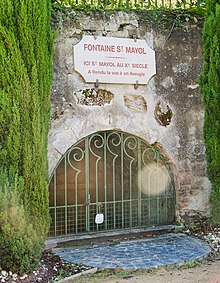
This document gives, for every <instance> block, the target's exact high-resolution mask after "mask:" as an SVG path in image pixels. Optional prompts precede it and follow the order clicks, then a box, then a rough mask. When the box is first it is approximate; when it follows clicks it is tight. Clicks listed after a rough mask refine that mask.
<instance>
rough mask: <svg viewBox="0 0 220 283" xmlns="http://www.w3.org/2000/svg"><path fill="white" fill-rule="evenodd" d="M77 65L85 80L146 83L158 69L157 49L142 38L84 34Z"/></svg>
mask: <svg viewBox="0 0 220 283" xmlns="http://www.w3.org/2000/svg"><path fill="white" fill-rule="evenodd" d="M74 66H75V70H76V71H77V72H79V73H80V74H81V75H82V76H83V78H84V79H85V81H86V82H95V81H96V80H98V81H99V82H103V83H121V84H123V83H127V84H135V83H137V82H138V83H139V84H147V83H148V81H149V79H150V77H152V76H153V75H154V74H155V73H156V67H155V52H154V50H152V49H151V48H150V47H149V46H148V45H147V43H146V41H145V40H140V39H139V40H136V41H135V40H133V39H128V38H112V37H97V38H95V37H93V36H84V37H83V39H82V40H81V41H80V42H79V43H78V44H77V45H75V46H74Z"/></svg>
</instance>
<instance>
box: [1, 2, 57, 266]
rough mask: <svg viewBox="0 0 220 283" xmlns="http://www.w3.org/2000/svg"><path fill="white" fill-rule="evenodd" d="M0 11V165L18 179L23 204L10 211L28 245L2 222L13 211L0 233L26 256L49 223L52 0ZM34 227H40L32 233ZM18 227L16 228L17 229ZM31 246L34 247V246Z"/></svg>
mask: <svg viewBox="0 0 220 283" xmlns="http://www.w3.org/2000/svg"><path fill="white" fill-rule="evenodd" d="M0 11H1V17H0V167H1V168H5V169H6V170H7V172H8V175H9V178H10V180H13V179H14V176H16V175H18V176H19V179H22V180H23V186H21V189H20V192H19V196H20V198H21V199H22V206H16V207H15V210H16V211H17V213H18V214H19V217H22V219H23V220H22V221H21V223H20V224H18V225H23V226H25V221H26V222H27V223H26V228H25V229H24V231H25V233H26V236H27V238H26V240H25V241H27V244H25V241H23V242H22V241H19V240H18V239H17V238H16V237H17V236H15V235H13V233H12V231H13V229H15V230H16V229H17V228H15V227H14V226H13V225H14V223H12V222H11V223H9V224H8V225H9V226H7V225H6V224H5V223H6V219H7V217H9V218H10V213H12V214H13V216H14V217H15V215H14V213H13V212H12V211H8V210H7V211H8V212H7V213H8V214H7V215H5V216H4V217H3V216H2V217H3V218H2V219H4V221H5V222H4V221H3V220H2V221H3V224H2V225H3V228H4V229H5V230H4V231H3V230H2V233H4V234H5V235H8V237H9V238H10V239H9V241H10V243H9V246H7V245H6V247H7V248H8V249H10V245H11V244H12V242H13V247H14V248H15V246H16V243H17V247H16V248H17V252H18V253H19V251H21V254H22V253H24V250H25V249H27V251H26V252H27V254H29V250H28V249H29V245H30V249H31V245H34V243H35V242H36V241H37V242H38V239H39V238H40V239H45V237H46V236H47V232H48V226H49V205H48V164H47V136H48V130H49V120H50V89H51V84H52V54H53V34H52V31H51V26H50V17H51V2H50V0H1V1H0ZM1 168H0V169H1ZM10 189H11V188H10V186H8V190H10ZM5 192H6V190H5ZM8 197H9V198H13V199H14V196H12V195H10V193H9V196H7V194H6V200H7V199H8ZM26 213H28V215H29V218H28V217H27V215H26ZM10 221H12V219H11V220H10ZM17 221H18V219H17ZM18 222H19V221H18ZM31 222H32V224H31ZM35 225H36V227H38V231H39V233H38V235H37V236H36V233H35V232H34V231H35V230H34V227H35ZM20 229H21V227H20V226H19V228H18V231H20ZM19 233H20V232H19ZM19 233H18V235H19ZM20 236H21V238H22V235H21V234H20ZM29 237H30V238H31V237H32V239H29ZM36 237H37V239H36ZM5 239H6V238H5ZM28 239H29V240H28ZM42 242H43V241H42V240H41V244H42ZM28 243H29V244H28ZM5 244H6V243H5ZM36 247H37V248H36V249H37V250H38V244H36ZM38 255H39V252H38V251H36V254H35V256H34V258H36V259H38V258H39V256H38ZM24 257H25V253H24ZM0 258H1V256H0ZM34 261H35V259H34ZM23 265H25V263H24V264H23Z"/></svg>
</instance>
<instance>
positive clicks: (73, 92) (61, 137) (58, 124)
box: [48, 11, 210, 220]
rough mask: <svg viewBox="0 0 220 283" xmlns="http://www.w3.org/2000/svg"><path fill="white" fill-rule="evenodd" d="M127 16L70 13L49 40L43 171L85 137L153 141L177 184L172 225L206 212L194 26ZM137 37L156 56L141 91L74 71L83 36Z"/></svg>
mask: <svg viewBox="0 0 220 283" xmlns="http://www.w3.org/2000/svg"><path fill="white" fill-rule="evenodd" d="M144 19H145V16H144V14H143V15H140V14H137V13H134V12H122V11H115V12H111V11H108V12H98V11H93V12H73V14H72V16H71V17H69V18H68V19H65V20H64V21H61V22H60V23H61V24H60V32H59V35H58V36H57V38H56V42H55V55H54V84H53V90H52V120H51V129H50V133H49V157H48V158H49V173H50V174H52V172H53V170H54V169H55V168H56V166H57V164H58V161H59V160H60V158H61V157H62V156H63V155H64V154H65V152H66V151H67V149H68V148H69V147H71V146H72V145H73V144H75V143H76V142H77V141H79V140H80V139H81V138H83V137H86V136H88V135H90V134H92V133H95V132H98V131H104V130H114V129H117V130H120V131H123V132H127V133H129V134H133V135H136V136H139V137H140V138H142V139H144V140H145V141H147V142H148V143H150V144H155V143H158V144H159V145H160V146H161V147H162V150H163V152H164V153H165V155H166V157H167V158H168V159H169V162H170V163H172V168H173V172H174V175H175V179H176V204H177V208H176V209H177V219H180V220H181V219H184V218H185V217H187V216H191V215H195V214H197V213H200V214H202V215H207V214H208V198H209V193H210V183H209V180H208V179H207V177H206V176H205V165H206V164H205V147H204V141H203V132H202V128H203V119H204V109H203V103H202V96H201V93H200V90H199V74H200V70H201V63H202V45H201V28H200V27H198V26H196V25H189V24H188V25H187V26H185V27H184V28H183V27H181V28H175V27H173V28H172V29H170V28H169V29H163V30H158V29H157V28H154V27H152V26H151V24H150V22H149V21H148V22H147V21H146V19H145V20H144ZM83 34H85V35H94V34H95V35H97V36H107V37H121V38H138V39H144V40H146V42H147V43H148V45H149V46H150V47H151V48H153V49H154V50H155V52H156V75H154V76H153V77H152V78H151V79H150V80H149V82H148V84H147V85H136V86H135V85H132V84H124V85H120V84H99V85H95V83H86V82H85V81H84V79H83V78H82V76H81V75H80V74H79V73H77V72H76V71H75V70H74V62H73V60H74V56H73V46H74V45H75V44H77V43H78V42H79V41H80V40H81V38H82V35H83Z"/></svg>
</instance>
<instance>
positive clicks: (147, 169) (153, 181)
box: [49, 131, 175, 236]
mask: <svg viewBox="0 0 220 283" xmlns="http://www.w3.org/2000/svg"><path fill="white" fill-rule="evenodd" d="M49 194H50V215H51V226H50V233H49V235H50V236H60V235H72V234H79V233H88V232H97V231H110V230H117V229H127V228H140V227H147V226H153V225H164V224H172V223H173V222H174V219H175V186H174V179H173V174H172V171H171V169H170V166H169V163H168V162H167V159H166V157H165V156H164V155H163V154H161V152H160V150H158V149H156V148H155V147H153V146H151V145H150V144H148V143H147V142H146V141H144V140H142V139H141V138H139V137H137V136H133V135H129V134H127V133H123V132H119V131H105V132H97V133H95V134H92V135H90V136H88V137H86V138H84V139H82V140H80V141H79V142H77V143H76V144H75V145H74V146H72V147H71V148H70V149H69V150H68V151H67V152H66V154H65V155H64V156H63V157H62V159H61V160H60V162H59V164H58V166H57V167H56V169H55V171H54V173H53V175H52V177H51V181H50V185H49ZM97 214H102V215H104V222H103V223H102V224H96V223H95V217H96V215H97Z"/></svg>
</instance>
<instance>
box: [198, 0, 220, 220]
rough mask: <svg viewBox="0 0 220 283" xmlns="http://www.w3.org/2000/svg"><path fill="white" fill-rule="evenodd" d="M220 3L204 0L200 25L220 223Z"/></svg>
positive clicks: (210, 165)
mask: <svg viewBox="0 0 220 283" xmlns="http://www.w3.org/2000/svg"><path fill="white" fill-rule="evenodd" d="M219 22H220V5H219V1H217V0H210V1H207V18H206V21H205V23H204V28H203V69H202V73H201V79H200V86H201V91H202V94H203V96H204V104H205V121H204V139H205V146H206V160H207V174H208V177H209V179H210V181H211V183H212V193H211V197H210V203H211V216H212V220H213V222H214V223H218V224H220V170H219V168H220V25H219Z"/></svg>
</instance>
